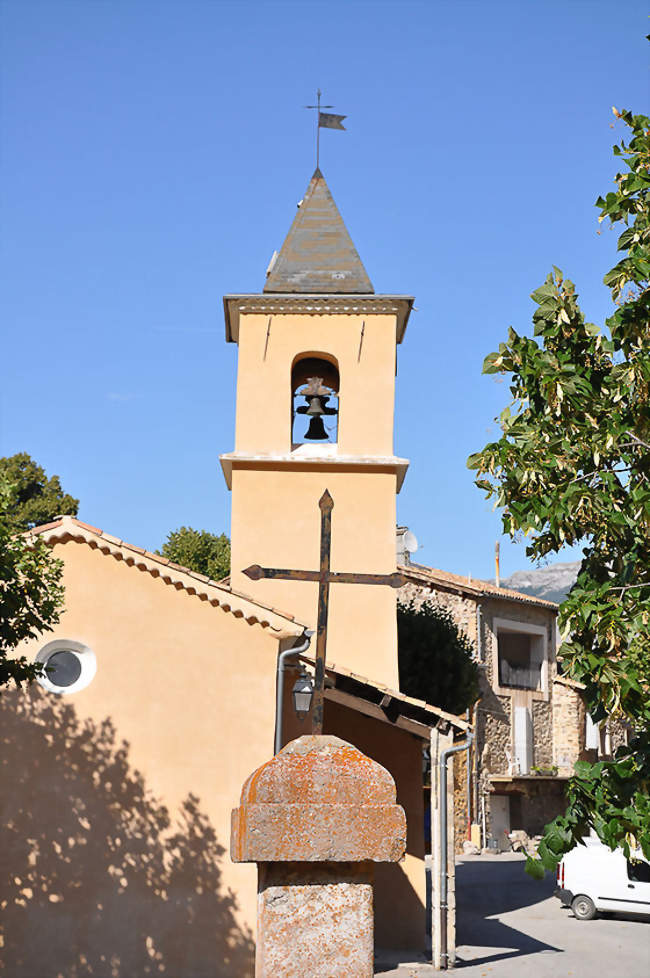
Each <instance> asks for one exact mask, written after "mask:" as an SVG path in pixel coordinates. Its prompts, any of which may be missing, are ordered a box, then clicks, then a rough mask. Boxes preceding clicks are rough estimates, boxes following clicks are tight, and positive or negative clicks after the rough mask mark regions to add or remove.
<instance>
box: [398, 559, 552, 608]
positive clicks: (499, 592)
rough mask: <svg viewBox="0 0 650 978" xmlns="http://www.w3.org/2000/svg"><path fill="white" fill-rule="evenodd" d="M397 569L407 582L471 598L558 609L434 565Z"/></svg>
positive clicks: (529, 595)
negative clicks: (492, 599) (493, 599)
mask: <svg viewBox="0 0 650 978" xmlns="http://www.w3.org/2000/svg"><path fill="white" fill-rule="evenodd" d="M399 571H400V573H401V574H403V575H404V577H406V578H407V580H408V581H409V582H412V583H416V584H428V585H430V586H433V587H441V588H443V589H445V590H448V591H456V592H460V593H461V594H467V595H468V596H469V597H473V598H498V599H500V600H501V601H517V602H519V603H520V604H532V605H536V606H537V607H539V608H548V609H549V611H557V609H558V605H556V604H555V602H553V601H546V600H545V599H544V598H536V597H535V596H534V595H532V594H524V593H523V592H521V591H512V590H511V589H510V588H505V587H497V586H496V584H491V583H490V582H489V581H481V580H478V579H477V578H475V577H472V578H470V577H463V576H461V575H460V574H450V573H449V571H443V570H438V569H437V568H435V567H424V566H423V565H421V564H403V565H400V567H399Z"/></svg>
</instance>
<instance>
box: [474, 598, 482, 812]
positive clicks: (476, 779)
mask: <svg viewBox="0 0 650 978" xmlns="http://www.w3.org/2000/svg"><path fill="white" fill-rule="evenodd" d="M483 655H484V651H483V605H482V604H481V602H480V601H479V602H477V604H476V656H477V659H478V662H479V663H482V662H483ZM479 702H480V700H479ZM478 733H479V704H478V703H476V704H475V706H474V735H475V742H474V752H473V753H474V764H473V768H474V820H475V821H476V822H478V820H479V807H480V805H479V781H480V774H481V771H480V765H481V757H480V753H479V741H478Z"/></svg>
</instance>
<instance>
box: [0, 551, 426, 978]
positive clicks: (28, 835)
mask: <svg viewBox="0 0 650 978" xmlns="http://www.w3.org/2000/svg"><path fill="white" fill-rule="evenodd" d="M54 552H55V554H56V555H57V556H60V557H62V558H63V559H64V561H65V586H66V611H65V613H64V615H63V617H62V620H61V622H60V624H59V625H57V626H56V629H55V631H54V632H53V633H52V634H48V635H47V636H46V637H45V638H44V639H43V641H42V642H32V643H28V644H27V645H26V647H25V652H26V654H27V655H29V656H32V655H33V654H35V653H36V651H37V650H38V649H39V648H40V647H41V646H42V645H43V644H45V643H46V642H49V641H51V640H53V639H56V638H66V639H72V640H75V641H78V642H81V643H83V644H85V645H87V646H89V647H90V648H92V649H93V651H94V652H95V655H96V658H97V674H96V676H95V678H94V680H93V681H92V683H91V684H90V685H89V686H88V687H87V688H86V689H85V690H81V691H79V692H77V693H73V694H71V695H69V696H57V695H54V694H51V693H47V692H45V691H44V690H42V689H41V688H40V687H39V686H34V687H33V690H32V692H31V693H29V694H25V693H24V692H18V693H5V694H3V696H2V698H1V700H0V743H1V747H2V750H1V753H0V761H1V763H2V767H3V793H2V798H1V800H0V822H1V824H2V832H3V840H4V841H3V847H2V849H1V851H0V877H1V878H2V880H3V881H4V882H3V884H2V885H0V904H2V908H3V909H2V914H1V915H0V926H2V927H3V937H4V941H5V946H4V948H3V952H2V957H3V960H4V962H5V965H6V966H7V967H8V968H9V969H10V970H9V971H8V973H10V974H11V975H12V978H34V976H35V975H37V974H39V975H40V974H45V973H47V972H44V971H43V967H44V962H47V967H50V965H51V967H52V969H53V970H52V972H51V974H52V978H55V976H58V975H61V976H62V978H82V976H83V978H86V976H87V975H90V974H98V975H102V978H103V976H104V975H107V976H108V975H111V976H113V975H115V976H117V978H131V976H133V975H138V976H139V975H148V974H159V973H162V972H161V971H159V965H160V964H164V966H165V969H166V970H165V972H164V973H166V974H173V975H178V976H181V975H182V976H185V975H187V976H189V975H191V976H192V978H202V976H204V975H205V976H206V978H207V976H208V975H209V976H211V978H212V976H213V975H214V974H215V973H216V974H219V975H223V976H225V978H235V976H236V978H246V976H247V975H250V974H252V970H251V969H252V952H253V941H254V930H255V915H256V868H255V867H254V866H250V865H243V864H233V863H231V862H230V859H229V855H228V849H229V839H230V813H231V809H232V808H233V807H234V806H235V805H236V804H237V801H238V799H239V794H240V791H241V787H242V784H243V782H244V780H245V779H246V778H247V777H248V775H249V774H250V773H251V772H252V771H254V770H255V769H256V768H257V767H259V766H260V765H261V764H263V763H264V762H265V761H267V760H268V759H269V757H270V756H271V755H272V751H273V732H274V722H275V671H276V662H277V652H278V648H279V641H278V639H276V638H275V637H274V636H273V635H272V634H271V633H270V631H269V630H268V629H262V627H261V626H259V625H249V624H247V623H246V621H245V619H243V618H236V617H235V616H234V615H232V614H230V613H227V612H224V611H222V610H221V609H220V608H215V607H212V606H210V605H209V604H208V603H207V602H205V601H201V600H200V599H199V598H198V597H197V596H193V595H189V594H188V593H187V592H185V591H184V590H181V589H178V590H177V589H176V588H175V587H174V586H173V585H166V584H165V583H164V582H163V581H162V580H161V579H160V578H154V577H152V576H151V575H150V574H149V573H147V572H142V571H140V570H138V569H137V568H136V567H129V566H127V565H126V564H125V563H124V562H123V561H117V560H115V559H114V558H113V557H111V556H109V555H104V554H102V553H101V552H100V551H99V550H96V549H91V548H90V547H89V546H88V545H87V544H84V543H75V542H73V541H69V542H67V543H65V544H58V545H56V546H55V547H54ZM288 681H289V682H290V681H291V677H288ZM286 712H287V716H295V715H294V714H293V710H292V704H291V701H290V698H289V697H288V698H287V701H286ZM325 720H326V730H327V731H328V732H333V733H336V734H337V735H338V736H341V737H343V738H344V739H350V740H351V741H352V742H354V743H356V744H357V746H359V747H360V748H361V749H362V750H365V751H366V752H367V753H368V754H370V756H373V757H375V758H376V759H377V760H379V762H380V763H384V764H385V765H386V766H387V767H388V768H389V770H390V771H391V773H392V774H393V776H394V777H395V779H396V782H397V785H398V794H399V797H400V803H401V804H403V805H404V806H405V808H406V810H407V817H408V824H409V827H408V832H409V852H408V855H407V859H406V862H405V863H403V864H400V866H398V867H393V869H394V871H395V874H396V875H395V878H396V879H397V881H398V883H399V890H400V892H403V894H404V897H405V899H404V909H400V911H399V912H397V913H395V912H393V910H391V909H390V908H391V905H392V900H393V893H394V889H395V879H393V878H392V877H391V876H390V874H391V870H390V869H389V870H388V875H389V878H388V879H384V871H383V870H381V871H380V872H379V874H378V880H377V908H378V928H380V929H381V933H382V934H383V936H384V939H385V942H386V943H387V944H388V946H393V947H397V946H409V945H411V946H414V945H413V941H414V940H415V939H416V936H417V938H418V942H417V943H416V945H415V946H418V947H421V946H422V944H423V934H424V924H423V917H422V915H423V912H424V911H423V909H422V908H423V907H424V872H423V868H422V866H423V864H422V856H423V852H422V851H421V845H423V842H421V840H422V839H423V831H422V792H421V746H420V743H419V742H418V741H417V740H415V739H414V738H412V737H411V736H410V735H409V734H405V733H404V732H403V731H400V730H397V729H393V728H390V727H388V726H386V725H384V724H381V723H378V722H376V721H372V720H370V719H368V718H365V717H359V716H357V715H356V714H355V713H354V712H353V711H350V710H347V709H344V708H342V707H338V706H336V705H334V704H330V703H328V704H326V712H325ZM294 732H295V735H299V734H300V733H303V732H304V726H303V727H302V728H296V729H295V731H294V730H293V729H290V728H289V727H287V734H288V735H289V736H291V735H293V734H294ZM5 901H6V902H5ZM420 925H422V926H420ZM82 958H83V960H82ZM84 962H85V963H84Z"/></svg>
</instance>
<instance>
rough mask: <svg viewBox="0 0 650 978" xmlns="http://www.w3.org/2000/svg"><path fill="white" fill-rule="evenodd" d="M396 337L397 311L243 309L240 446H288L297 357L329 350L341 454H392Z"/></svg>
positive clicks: (254, 449)
mask: <svg viewBox="0 0 650 978" xmlns="http://www.w3.org/2000/svg"><path fill="white" fill-rule="evenodd" d="M364 323H365V327H364V332H363V343H362V342H361V328H362V325H363V324H364ZM267 331H268V342H267ZM395 344H396V318H395V316H394V315H376V314H375V315H363V316H360V315H341V314H338V315H336V314H333V315H305V314H301V315H295V314H294V315H283V314H279V315H273V316H268V315H250V314H249V315H242V316H241V319H240V324H239V359H238V371H237V422H236V434H235V450H236V451H237V452H248V453H252V454H258V453H264V454H273V453H280V454H284V453H286V452H289V451H290V450H291V368H292V365H293V362H294V360H295V358H296V357H298V356H302V355H305V354H307V355H311V356H318V355H319V354H326V355H327V356H330V357H334V358H335V359H336V361H337V362H338V369H339V376H340V383H341V387H340V415H339V438H338V452H339V454H344V455H364V456H368V455H378V456H386V455H392V453H393V409H394V398H395V357H396V352H395V351H396V345H395ZM393 530H394V527H393Z"/></svg>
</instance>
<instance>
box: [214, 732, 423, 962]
mask: <svg viewBox="0 0 650 978" xmlns="http://www.w3.org/2000/svg"><path fill="white" fill-rule="evenodd" d="M405 847H406V818H405V815H404V811H403V809H402V808H401V807H400V806H399V805H397V804H396V803H395V782H394V781H393V779H392V777H391V775H390V774H389V773H388V771H386V769H385V768H383V767H381V765H379V764H377V763H376V762H375V761H372V760H371V759H370V758H369V757H366V756H365V755H364V754H362V753H361V752H360V751H358V750H357V749H356V747H353V746H352V745H351V744H347V743H345V741H343V740H339V739H338V737H329V736H320V737H312V736H309V737H299V738H298V739H297V740H294V741H292V742H291V743H290V744H287V746H286V747H285V748H284V749H283V750H282V751H280V753H279V754H277V755H276V756H275V757H274V758H273V759H272V760H270V761H269V762H268V763H266V764H264V765H263V766H262V767H260V768H258V770H257V771H255V772H254V773H253V774H251V776H250V777H249V778H248V780H247V781H246V783H245V784H244V787H243V789H242V794H241V802H240V807H239V808H237V809H235V810H234V811H233V819H232V835H231V856H232V859H233V861H234V862H256V863H258V904H257V932H258V933H257V954H256V961H255V975H256V978H372V976H373V973H374V969H373V906H372V864H373V863H374V862H397V861H399V860H400V859H401V858H402V857H403V855H404V850H405Z"/></svg>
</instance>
